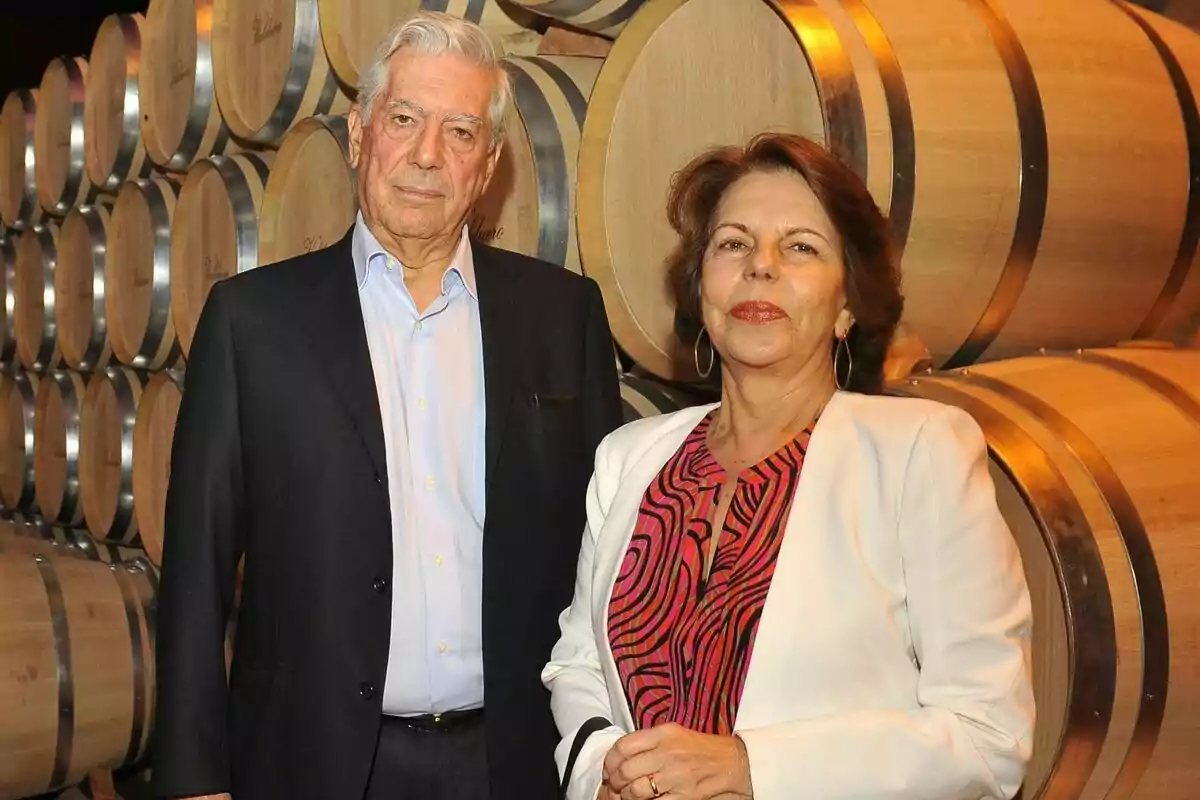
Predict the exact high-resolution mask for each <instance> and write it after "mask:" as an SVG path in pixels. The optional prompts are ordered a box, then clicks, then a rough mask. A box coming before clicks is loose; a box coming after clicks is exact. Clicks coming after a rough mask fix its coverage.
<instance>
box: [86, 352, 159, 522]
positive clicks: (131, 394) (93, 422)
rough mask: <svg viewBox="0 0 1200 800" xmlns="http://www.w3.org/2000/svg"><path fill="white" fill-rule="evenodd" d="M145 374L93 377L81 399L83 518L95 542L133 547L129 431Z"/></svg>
mask: <svg viewBox="0 0 1200 800" xmlns="http://www.w3.org/2000/svg"><path fill="white" fill-rule="evenodd" d="M146 381H147V374H146V373H145V372H144V371H142V370H135V369H130V368H129V367H105V368H104V369H103V370H100V371H97V372H96V373H95V374H94V375H93V376H92V379H91V381H89V383H88V387H87V392H86V393H85V394H84V396H83V413H82V415H81V416H80V426H79V432H80V441H79V482H80V495H81V498H82V501H83V517H84V520H86V522H87V528H88V530H89V531H91V532H92V534H93V535H94V536H96V537H97V538H98V539H108V540H112V541H120V542H124V543H125V544H137V543H138V542H139V538H138V522H137V517H135V516H134V514H133V505H134V494H133V461H134V456H133V429H134V425H135V424H136V422H137V411H138V403H139V402H140V401H141V397H142V389H143V387H144V386H145V385H146Z"/></svg>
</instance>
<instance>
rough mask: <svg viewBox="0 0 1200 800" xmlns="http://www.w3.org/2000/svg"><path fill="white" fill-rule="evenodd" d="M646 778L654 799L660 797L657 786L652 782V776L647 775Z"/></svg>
mask: <svg viewBox="0 0 1200 800" xmlns="http://www.w3.org/2000/svg"><path fill="white" fill-rule="evenodd" d="M646 777H647V778H648V779H649V781H650V791H652V792H654V796H655V797H662V792H660V791H659V790H658V784H657V783H655V782H654V776H653V775H647V776H646Z"/></svg>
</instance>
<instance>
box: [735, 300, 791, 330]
mask: <svg viewBox="0 0 1200 800" xmlns="http://www.w3.org/2000/svg"><path fill="white" fill-rule="evenodd" d="M729 315H730V316H731V317H733V318H734V319H739V320H741V321H742V322H750V323H753V324H755V325H765V324H766V323H768V322H775V321H776V320H781V319H787V313H786V312H785V311H784V310H783V309H782V308H780V307H779V306H777V305H775V304H774V303H768V302H767V301H765V300H754V301H750V302H746V303H738V304H737V305H736V306H734V307H733V308H732V309H730V311H729Z"/></svg>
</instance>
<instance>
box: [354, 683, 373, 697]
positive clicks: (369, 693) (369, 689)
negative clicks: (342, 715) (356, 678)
mask: <svg viewBox="0 0 1200 800" xmlns="http://www.w3.org/2000/svg"><path fill="white" fill-rule="evenodd" d="M358 694H359V696H360V697H361V698H362V699H363V700H370V699H371V698H373V697H374V696H375V687H374V686H372V685H371V684H369V683H367V682H366V681H363V682H362V683H360V684H359V685H358Z"/></svg>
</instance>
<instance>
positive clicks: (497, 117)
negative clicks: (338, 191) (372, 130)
mask: <svg viewBox="0 0 1200 800" xmlns="http://www.w3.org/2000/svg"><path fill="white" fill-rule="evenodd" d="M402 48H406V49H411V50H413V51H414V52H417V53H422V54H425V55H431V56H440V55H444V54H446V53H456V54H458V55H461V56H465V57H466V58H468V59H470V60H471V61H472V62H474V63H476V64H478V65H479V66H481V67H483V68H484V69H487V70H491V71H492V72H494V73H495V75H496V88H495V89H493V90H492V99H491V102H490V103H489V104H488V122H489V123H490V125H491V128H492V147H495V146H496V145H497V144H499V143H500V142H501V141H502V140H503V139H504V115H505V113H506V112H507V111H508V104H509V103H510V102H511V100H512V83H511V81H510V80H509V77H508V72H507V71H506V70H505V69H504V66H503V65H502V64H501V62H500V57H499V55H497V53H496V48H495V46H493V45H492V40H491V39H489V38H488V35H487V34H486V33H484V31H483V29H482V28H480V27H479V26H478V25H476V24H474V23H473V22H467V21H466V20H464V19H460V18H458V17H454V16H451V15H449V14H443V13H440V12H437V11H419V12H417V13H415V14H412V15H411V16H408V17H406V18H405V19H403V20H402V21H401V22H400V23H399V24H397V25H396V27H394V28H392V31H391V33H389V34H388V35H387V36H386V37H385V38H384V40H383V44H382V45H380V48H379V50H378V52H377V53H376V56H375V60H374V61H373V62H372V64H371V66H370V67H368V68H367V69H365V70H364V71H363V72H362V73H361V78H360V82H359V86H358V106H359V113H360V114H361V115H362V118H363V122H364V123H370V121H371V106H372V105H374V103H375V100H376V99H377V98H378V97H379V94H380V92H382V91H383V90H384V87H385V86H387V81H388V62H389V61H390V60H391V58H392V56H393V55H395V54H396V52H397V51H398V50H400V49H402Z"/></svg>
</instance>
